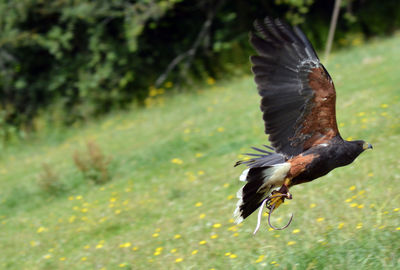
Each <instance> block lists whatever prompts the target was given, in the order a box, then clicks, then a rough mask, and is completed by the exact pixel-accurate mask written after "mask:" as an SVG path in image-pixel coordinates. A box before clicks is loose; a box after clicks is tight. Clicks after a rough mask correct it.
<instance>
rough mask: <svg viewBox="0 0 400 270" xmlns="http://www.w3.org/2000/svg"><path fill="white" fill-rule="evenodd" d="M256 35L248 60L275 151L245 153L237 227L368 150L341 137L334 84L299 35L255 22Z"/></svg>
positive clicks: (277, 24) (366, 145) (277, 25)
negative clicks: (292, 189) (251, 215)
mask: <svg viewBox="0 0 400 270" xmlns="http://www.w3.org/2000/svg"><path fill="white" fill-rule="evenodd" d="M254 28H255V30H256V31H255V33H251V34H250V42H251V44H252V46H253V47H254V49H255V50H256V51H257V53H258V55H256V56H251V57H250V60H251V63H252V71H253V73H254V75H255V82H256V84H257V89H258V93H259V95H260V96H261V106H260V108H261V111H262V113H263V120H264V122H265V133H266V134H267V135H269V141H270V143H271V146H272V147H271V146H265V147H266V148H265V149H264V148H263V149H260V148H255V147H252V148H253V149H254V150H256V151H258V153H256V154H246V155H248V156H250V159H249V160H243V161H238V162H237V163H236V165H235V166H237V165H240V164H245V165H247V167H248V168H247V169H246V170H244V171H243V173H242V175H241V176H240V180H241V181H244V182H246V184H245V185H244V186H243V187H242V188H241V189H240V190H239V191H238V193H237V197H238V199H239V200H238V203H237V207H236V210H235V212H234V216H235V218H236V219H235V221H236V223H240V222H242V221H243V219H245V218H246V217H248V216H249V215H250V214H251V213H253V212H254V211H255V210H256V209H257V208H259V207H260V206H261V205H264V204H266V206H267V208H268V209H269V214H271V213H272V211H273V210H274V209H276V208H278V207H279V205H280V204H281V203H283V202H284V200H285V198H286V199H291V198H292V195H291V194H290V193H289V189H290V188H291V187H292V186H294V185H299V184H302V183H306V182H310V181H312V180H315V179H317V178H319V177H321V176H324V175H326V174H327V173H329V172H330V171H331V170H333V169H335V168H337V167H341V166H346V165H348V164H350V163H352V162H353V161H354V160H355V159H356V158H357V157H358V155H360V154H361V153H362V152H363V151H365V150H366V149H371V148H372V146H371V144H369V143H366V142H365V141H362V140H357V141H346V140H343V139H342V137H341V136H340V133H339V130H338V126H337V123H336V113H335V102H336V91H335V87H334V84H333V81H332V78H331V76H330V75H329V73H328V71H327V70H326V69H325V67H324V66H323V65H322V64H321V62H320V60H319V58H318V56H317V54H316V52H315V50H314V48H313V47H312V45H311V43H310V41H309V40H308V39H307V37H306V36H305V35H304V33H303V32H302V31H301V30H300V29H299V28H298V27H293V28H292V27H290V26H289V25H287V24H285V23H284V22H282V21H281V20H279V19H275V20H273V19H271V18H269V17H267V18H265V19H264V20H263V21H256V22H255V23H254ZM263 207H264V206H262V207H261V208H260V212H259V222H260V217H261V213H262V209H263ZM269 216H270V215H269ZM268 221H269V219H268ZM289 223H290V222H289ZM269 224H270V226H271V227H273V226H272V225H271V223H270V221H269ZM288 225H289V224H288ZM258 227H259V224H258V226H257V229H258ZM285 227H286V226H285ZM273 228H274V229H278V228H275V227H273ZM257 229H256V231H257ZM281 229H282V228H281Z"/></svg>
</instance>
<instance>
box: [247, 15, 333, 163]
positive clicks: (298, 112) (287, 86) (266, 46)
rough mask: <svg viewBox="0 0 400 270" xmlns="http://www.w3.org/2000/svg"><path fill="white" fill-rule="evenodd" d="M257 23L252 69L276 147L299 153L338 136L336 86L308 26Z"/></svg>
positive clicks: (284, 150)
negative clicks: (309, 37) (304, 28)
mask: <svg viewBox="0 0 400 270" xmlns="http://www.w3.org/2000/svg"><path fill="white" fill-rule="evenodd" d="M255 28H256V30H257V33H256V34H252V35H251V38H250V41H251V44H252V45H253V46H254V48H255V49H256V51H257V52H258V54H259V55H258V56H252V57H251V62H252V64H253V67H252V71H253V73H254V75H255V81H256V83H257V88H258V92H259V94H260V95H261V97H262V99H261V110H262V112H263V119H264V121H265V133H267V134H269V140H270V141H271V144H272V146H273V147H274V148H275V149H276V152H278V153H282V154H284V155H286V156H289V157H290V156H294V155H298V154H300V153H302V152H304V151H305V150H306V149H308V148H310V147H312V146H313V145H316V144H321V143H325V142H327V141H329V140H330V139H331V138H333V137H334V136H336V135H338V134H339V132H338V128H337V124H336V114H335V100H336V92H335V87H334V85H333V82H332V79H331V77H330V76H329V74H328V72H327V71H326V69H325V68H324V66H323V65H322V64H321V63H320V61H319V59H318V56H317V54H316V53H315V51H314V49H313V47H312V46H311V44H310V42H309V41H308V40H307V38H306V37H305V35H304V34H303V33H302V31H301V30H300V29H299V28H297V27H295V28H291V27H289V26H288V25H286V24H284V23H282V22H281V21H280V20H278V19H276V20H274V21H273V20H271V19H269V18H266V19H265V20H264V21H263V22H256V23H255Z"/></svg>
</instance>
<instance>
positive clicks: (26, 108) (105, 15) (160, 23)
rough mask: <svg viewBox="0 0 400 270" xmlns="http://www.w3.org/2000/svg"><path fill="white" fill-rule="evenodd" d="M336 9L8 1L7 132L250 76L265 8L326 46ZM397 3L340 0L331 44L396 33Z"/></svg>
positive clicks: (277, 0) (286, 2)
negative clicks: (254, 32)
mask: <svg viewBox="0 0 400 270" xmlns="http://www.w3.org/2000/svg"><path fill="white" fill-rule="evenodd" d="M333 8H334V1H318V0H265V1H255V0H254V1H241V0H235V1H226V0H214V1H208V0H204V1H185V0H165V1H151V0H143V1H125V0H113V1H102V0H100V1H84V0H82V1H78V0H77V1H66V0H65V1H64V0H56V1H45V0H32V1H30V0H24V1H4V2H3V3H2V4H1V6H0V14H1V19H0V30H1V31H0V95H1V96H0V97H1V104H0V106H1V107H0V113H1V114H0V119H1V123H2V126H1V138H2V139H3V140H6V139H7V138H9V137H10V136H26V135H27V134H26V133H29V132H30V131H31V130H35V129H36V130H37V129H39V128H40V127H41V124H43V123H42V122H43V121H46V122H47V121H50V122H56V123H59V124H72V123H76V122H79V121H82V120H84V119H87V118H90V117H95V116H98V115H101V114H104V113H108V112H110V111H112V110H116V109H126V108H128V107H129V106H130V105H131V104H132V102H137V103H140V104H145V103H146V98H148V97H151V96H153V95H155V94H156V93H157V89H158V92H164V91H168V88H171V86H172V85H174V86H176V85H178V86H182V85H184V84H188V83H189V84H193V83H194V82H195V81H198V80H202V79H203V80H204V79H205V78H208V77H211V78H215V79H219V78H226V77H227V76H232V75H238V74H244V73H245V74H247V73H249V66H248V57H249V54H251V52H252V50H251V48H250V46H249V44H248V33H249V30H250V29H252V23H253V21H254V20H255V19H257V18H263V17H264V16H266V15H269V16H272V17H280V18H284V19H286V20H287V21H288V22H289V23H291V24H293V25H297V24H301V28H302V29H303V30H304V31H305V32H306V34H307V36H308V38H309V39H310V40H311V42H312V44H313V45H314V46H315V47H316V48H317V49H321V50H322V49H324V47H325V44H326V39H327V37H328V30H329V23H330V19H331V15H332V12H333ZM399 9H400V4H399V1H396V0H387V1H379V0H368V1H366V0H343V1H341V4H340V17H339V20H338V24H337V28H336V33H335V39H334V48H335V49H338V48H343V47H348V46H352V45H359V44H361V43H363V42H364V41H365V40H368V39H369V38H371V37H374V36H387V35H390V34H393V32H394V30H395V29H397V28H398V27H399V26H400V15H399V11H398V10H399ZM166 82H168V83H167V84H165V83H166ZM155 88H157V89H155ZM147 102H149V100H147ZM67 108H68V110H67V111H66V109H67Z"/></svg>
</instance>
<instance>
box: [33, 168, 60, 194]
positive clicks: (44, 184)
mask: <svg viewBox="0 0 400 270" xmlns="http://www.w3.org/2000/svg"><path fill="white" fill-rule="evenodd" d="M38 178H39V180H38V185H39V187H40V189H41V190H42V191H44V192H46V193H49V194H51V195H57V194H59V193H61V192H62V191H63V190H64V186H63V184H62V183H61V181H60V177H59V175H58V173H57V172H56V171H55V170H54V168H53V167H52V166H51V165H49V164H48V163H43V164H42V173H41V174H39V177H38Z"/></svg>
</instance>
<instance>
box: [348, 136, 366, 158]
mask: <svg viewBox="0 0 400 270" xmlns="http://www.w3.org/2000/svg"><path fill="white" fill-rule="evenodd" d="M346 144H347V147H348V148H350V149H351V153H352V154H353V155H355V157H354V158H356V157H357V156H358V155H359V154H361V153H362V152H364V151H365V150H367V149H372V145H371V144H370V143H367V142H365V141H363V140H357V141H346Z"/></svg>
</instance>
